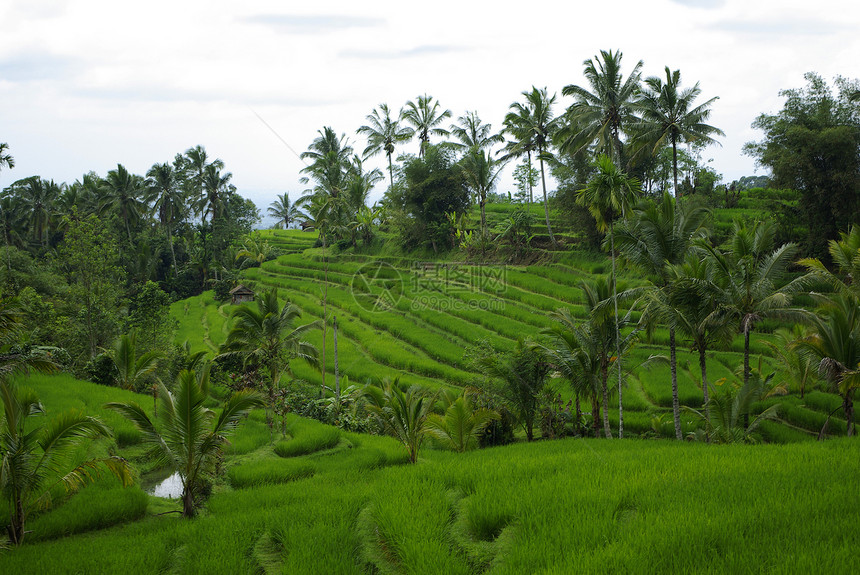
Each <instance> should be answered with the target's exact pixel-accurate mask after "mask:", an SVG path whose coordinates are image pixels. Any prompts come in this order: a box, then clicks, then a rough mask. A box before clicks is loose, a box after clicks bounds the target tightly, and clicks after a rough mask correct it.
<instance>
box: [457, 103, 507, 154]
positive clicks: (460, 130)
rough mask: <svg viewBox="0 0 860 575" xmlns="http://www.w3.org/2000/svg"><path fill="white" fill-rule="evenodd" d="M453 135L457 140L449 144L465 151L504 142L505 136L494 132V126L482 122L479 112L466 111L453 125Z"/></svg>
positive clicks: (481, 148)
mask: <svg viewBox="0 0 860 575" xmlns="http://www.w3.org/2000/svg"><path fill="white" fill-rule="evenodd" d="M451 136H453V137H454V139H455V140H456V141H454V142H448V144H447V145H448V146H450V147H451V148H453V149H455V150H458V151H461V152H464V153H468V152H469V151H470V150H473V149H478V150H483V149H486V148H491V147H492V146H493V145H494V144H500V143H502V142H504V136H502V134H493V126H492V125H491V124H484V123H483V122H481V118H480V117H478V113H477V112H466V114H465V115H463V116H460V117H459V118H457V123H456V124H452V125H451Z"/></svg>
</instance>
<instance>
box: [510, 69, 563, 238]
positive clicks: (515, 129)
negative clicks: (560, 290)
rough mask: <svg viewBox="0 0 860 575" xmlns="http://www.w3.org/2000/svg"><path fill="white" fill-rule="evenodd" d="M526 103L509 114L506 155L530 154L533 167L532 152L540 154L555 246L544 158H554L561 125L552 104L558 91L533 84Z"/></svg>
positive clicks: (544, 192)
mask: <svg viewBox="0 0 860 575" xmlns="http://www.w3.org/2000/svg"><path fill="white" fill-rule="evenodd" d="M522 95H523V96H525V102H524V103H520V102H514V103H513V104H511V106H510V108H509V109H510V110H511V111H510V112H508V114H507V115H506V116H505V121H504V124H505V129H504V132H506V133H508V134H509V135H510V136H511V137H512V140H511V141H510V142H509V143H508V145H507V146H506V147H505V150H506V155H505V158H510V157H519V156H521V155H522V154H526V156H527V157H528V160H529V168H531V153H532V152H533V151H534V152H536V153H537V159H538V162H539V163H540V175H541V185H542V187H543V207H544V215H545V216H546V230H547V233H548V234H549V238H550V240H551V241H552V244H553V245H554V246H557V245H558V242H556V241H555V236H554V235H553V233H552V227H551V226H550V224H549V203H548V202H547V194H546V171H545V170H544V160H548V159H551V158H552V154H551V153H550V151H549V147H550V145H551V144H552V138H553V134H554V133H555V130H556V128H557V121H556V120H554V119H553V112H552V106H553V104H554V103H555V94H553V95H552V96H551V97H550V96H549V95H548V94H547V90H546V88H543V89H540V90H539V89H538V88H536V87H534V86H532V89H531V91H530V92H529V91H525V92H523V94H522Z"/></svg>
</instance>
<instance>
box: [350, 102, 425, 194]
mask: <svg viewBox="0 0 860 575" xmlns="http://www.w3.org/2000/svg"><path fill="white" fill-rule="evenodd" d="M402 120H403V109H401V110H400V113H399V114H398V115H397V118H396V119H395V118H392V117H391V110H389V108H388V104H380V105H379V108H377V109H375V110H373V113H371V114H370V115H368V116H367V124H366V125H364V126H361V127H360V128H359V129H358V133H359V134H363V135H364V136H366V137H367V147H366V148H365V149H364V153H363V156H364V159H367V158H370V157H372V156H375V155H376V154H378V153H380V152H385V155H386V156H387V157H388V175H389V177H390V178H391V187H394V167H393V164H392V156H394V148H395V146H396V145H397V144H399V143H401V142H408V141H409V140H410V139H411V138H412V133H413V132H412V131H411V130H410V129H409V128H407V127H405V126H402V125H401V124H400V122H401V121H402Z"/></svg>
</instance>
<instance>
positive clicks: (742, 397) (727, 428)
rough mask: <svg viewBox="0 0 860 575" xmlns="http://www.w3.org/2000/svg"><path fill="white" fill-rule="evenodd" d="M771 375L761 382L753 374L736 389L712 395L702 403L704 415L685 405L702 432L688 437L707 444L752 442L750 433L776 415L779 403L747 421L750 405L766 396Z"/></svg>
mask: <svg viewBox="0 0 860 575" xmlns="http://www.w3.org/2000/svg"><path fill="white" fill-rule="evenodd" d="M772 377H773V374H771V375H769V376H768V377H767V379H765V381H761V380H760V379H759V377H758V376H756V377H755V378H753V379H751V380H749V381H747V382H746V383H744V384H743V385H742V386H741V387H739V388H737V389H732V388H728V389H726V391H725V392H723V393H720V394H717V393H715V394H713V395H712V396H711V398H710V399H709V400H708V402H707V403H706V404H705V408H706V410H707V411H706V412H705V413H704V414H703V413H701V412H699V411H697V410H695V409H691V408H689V407H686V408H685V409H686V410H687V411H689V412H690V413H692V414H693V415H695V416H697V417H698V418H699V419H700V420H701V421H703V422H704V423H705V429H704V430H703V432H697V433H694V434H692V437H693V438H694V439H704V440H706V441H708V442H710V443H754V442H755V437H754V436H753V432H755V430H756V429H758V427H759V425H761V423H762V422H763V421H765V420H766V419H773V418H774V417H776V413H777V411H778V410H779V404H776V405H771V406H770V407H768V408H767V409H765V410H764V411H762V412H761V413H759V414H758V415H756V416H755V417H754V418H753V419H752V421H750V420H749V415H750V412H751V411H752V409H753V405H754V404H755V403H756V402H758V401H761V400H762V399H764V398H765V396H766V395H767V384H768V382H769V381H770V379H771V378H772Z"/></svg>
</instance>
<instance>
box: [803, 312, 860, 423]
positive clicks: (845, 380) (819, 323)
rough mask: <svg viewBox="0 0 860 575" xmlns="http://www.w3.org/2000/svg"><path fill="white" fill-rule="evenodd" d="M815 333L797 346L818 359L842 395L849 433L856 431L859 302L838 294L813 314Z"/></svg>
mask: <svg viewBox="0 0 860 575" xmlns="http://www.w3.org/2000/svg"><path fill="white" fill-rule="evenodd" d="M812 325H813V330H814V333H813V334H812V335H811V336H809V337H807V338H805V339H803V340H801V341H800V342H798V344H797V347H798V349H800V350H801V351H803V352H805V353H807V354H809V355H810V356H812V357H814V358H815V359H816V360H818V361H819V364H818V369H819V373H821V374H822V376H823V377H824V379H825V380H827V382H828V383H829V384H830V385H831V386H832V387H833V389H835V390H836V391H837V393H839V395H840V396H841V398H842V410H843V412H844V413H845V420H846V422H847V435H849V436H851V435H854V392H855V391H856V390H857V389H860V306H858V305H857V301H856V300H855V299H853V298H851V297H846V296H844V295H837V296H835V297H834V298H832V299H830V300H826V301H825V302H824V305H823V307H822V308H821V310H820V313H819V314H816V315H814V316H813V317H812Z"/></svg>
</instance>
